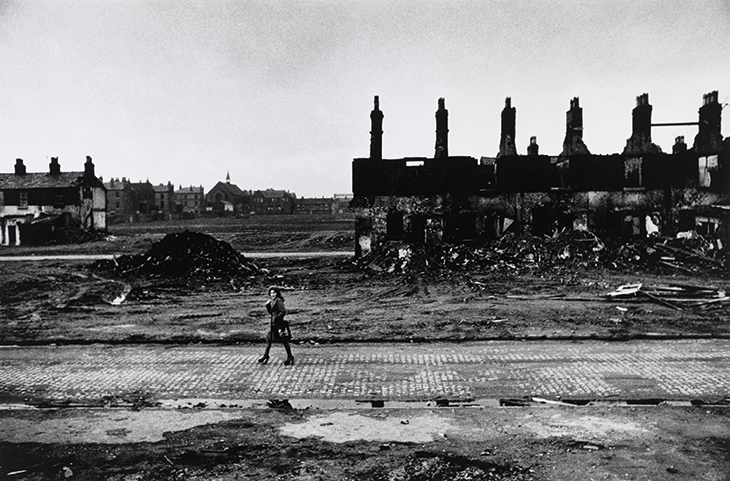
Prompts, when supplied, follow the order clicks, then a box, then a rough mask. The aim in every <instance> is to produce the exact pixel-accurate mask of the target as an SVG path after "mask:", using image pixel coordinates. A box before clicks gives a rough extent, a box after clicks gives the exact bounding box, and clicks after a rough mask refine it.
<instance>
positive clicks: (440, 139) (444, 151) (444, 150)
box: [434, 98, 449, 159]
mask: <svg viewBox="0 0 730 481" xmlns="http://www.w3.org/2000/svg"><path fill="white" fill-rule="evenodd" d="M448 157H449V111H448V110H446V102H445V101H444V99H443V98H440V99H439V109H438V110H437V111H436V152H435V153H434V158H435V159H447V158H448Z"/></svg>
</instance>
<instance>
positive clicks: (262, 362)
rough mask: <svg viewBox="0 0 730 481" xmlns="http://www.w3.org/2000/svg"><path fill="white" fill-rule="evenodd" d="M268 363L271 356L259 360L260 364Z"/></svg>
mask: <svg viewBox="0 0 730 481" xmlns="http://www.w3.org/2000/svg"><path fill="white" fill-rule="evenodd" d="M267 362H269V356H263V357H262V358H261V359H259V364H266V363H267Z"/></svg>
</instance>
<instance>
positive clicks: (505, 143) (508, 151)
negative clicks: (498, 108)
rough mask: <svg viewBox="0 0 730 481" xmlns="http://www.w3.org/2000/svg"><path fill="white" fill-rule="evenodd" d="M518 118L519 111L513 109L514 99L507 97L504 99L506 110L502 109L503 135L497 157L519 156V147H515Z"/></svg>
mask: <svg viewBox="0 0 730 481" xmlns="http://www.w3.org/2000/svg"><path fill="white" fill-rule="evenodd" d="M516 116H517V110H516V109H515V108H514V107H512V99H511V98H510V97H507V98H506V99H504V108H503V109H502V134H501V136H500V139H499V153H498V154H497V157H502V156H503V155H517V147H515V118H516Z"/></svg>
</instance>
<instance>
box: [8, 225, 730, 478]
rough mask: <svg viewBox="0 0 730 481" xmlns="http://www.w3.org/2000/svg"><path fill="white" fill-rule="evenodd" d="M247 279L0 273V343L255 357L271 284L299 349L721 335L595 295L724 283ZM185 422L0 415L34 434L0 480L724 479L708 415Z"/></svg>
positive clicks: (69, 264)
mask: <svg viewBox="0 0 730 481" xmlns="http://www.w3.org/2000/svg"><path fill="white" fill-rule="evenodd" d="M352 226H353V222H352V219H331V218H323V219H317V220H316V222H311V219H309V220H307V222H302V221H296V222H292V221H290V220H287V222H281V220H280V219H279V220H277V219H263V220H261V219H256V220H244V221H243V223H233V224H232V223H230V222H226V221H222V220H221V221H215V222H207V223H204V224H201V223H195V222H190V223H187V224H185V225H179V224H165V223H162V224H156V225H147V226H138V225H137V226H121V227H118V228H116V229H115V228H114V227H113V228H112V229H111V231H112V236H110V237H108V238H106V239H105V240H100V241H96V242H92V243H87V244H81V245H72V246H46V247H40V248H33V249H30V248H22V247H21V248H0V256H6V255H54V254H82V253H84V254H89V253H90V254H115V255H120V254H141V253H144V252H146V251H147V249H149V248H150V246H151V245H152V244H153V243H154V242H157V241H159V240H160V239H162V238H163V237H164V235H165V234H166V233H169V232H174V231H177V230H180V229H182V228H186V229H191V230H197V231H200V232H206V233H209V234H210V235H212V236H214V237H216V238H217V239H220V240H224V241H226V242H228V243H230V244H231V246H233V247H234V248H235V249H237V250H239V251H241V252H257V251H258V252H266V251H268V252H272V251H283V252H297V251H333V250H338V251H339V250H343V251H348V250H352V249H353V243H354V239H353V235H352ZM256 263H257V264H258V266H259V267H261V268H262V269H263V270H262V271H261V273H260V274H258V275H255V276H251V277H250V278H248V279H237V280H235V281H232V282H231V281H228V280H225V281H220V280H212V279H211V280H203V281H189V280H185V279H160V278H135V277H120V276H114V275H109V274H108V273H105V272H101V271H99V270H97V269H93V268H92V267H91V264H92V263H91V262H89V261H13V262H7V261H6V262H0V318H2V319H3V322H1V323H0V341H2V343H4V344H23V343H48V342H55V343H74V342H81V343H86V342H101V343H105V342H132V343H139V342H165V343H167V342H172V343H187V342H220V343H236V342H240V343H248V342H260V341H261V339H262V336H263V333H264V331H265V329H266V325H267V322H268V320H267V316H266V313H265V309H264V307H263V303H264V301H265V294H266V288H267V286H269V285H272V284H276V285H280V286H284V287H285V288H286V291H285V296H286V301H287V307H288V309H289V319H290V322H291V324H292V331H293V334H294V337H295V339H294V341H295V342H299V343H326V342H346V341H352V342H357V341H378V340H387V341H404V342H409V341H416V342H428V341H454V342H458V341H462V340H480V339H483V340H488V339H523V338H537V339H540V338H607V339H617V340H620V339H629V338H637V337H661V336H667V337H687V336H698V337H707V336H710V337H711V336H728V335H729V334H730V322H728V319H730V315H729V313H728V311H729V310H730V308H729V307H728V304H730V303H724V302H723V303H717V304H711V305H707V304H705V305H702V306H698V307H685V308H682V309H677V306H676V305H672V304H667V303H662V302H659V301H657V300H656V299H651V298H649V297H626V298H617V299H611V298H608V297H607V296H606V294H607V293H609V292H612V291H615V290H616V289H617V288H618V287H619V286H622V285H626V284H636V283H641V284H642V285H644V286H669V285H689V286H700V287H704V288H713V289H717V290H718V291H727V290H728V288H730V281H728V278H727V276H725V275H722V274H720V275H718V274H715V273H712V274H710V273H707V272H698V273H691V272H684V271H681V270H677V269H668V270H652V271H641V270H637V269H624V270H616V269H610V268H607V267H597V268H583V267H580V266H579V267H576V268H575V269H570V270H566V269H559V270H539V269H533V270H519V271H518V270H514V269H504V270H490V271H485V272H482V273H480V272H460V271H458V270H457V271H453V272H448V273H444V272H440V273H438V274H433V275H426V274H415V275H400V274H397V273H388V272H386V271H383V270H382V269H373V268H368V267H363V266H359V265H355V264H354V263H353V262H352V261H351V259H349V258H348V257H341V258H311V259H302V258H294V257H280V258H271V259H260V260H258V259H257V260H256ZM120 299H122V300H120ZM191 412H195V413H196V414H198V415H199V416H200V417H199V418H198V419H199V423H198V422H197V421H196V422H192V423H191V424H189V425H186V424H184V423H183V424H179V420H180V417H179V416H176V417H175V419H177V421H169V422H167V423H166V422H164V415H163V414H161V411H156V410H147V409H142V410H141V411H129V410H100V411H93V412H80V411H74V410H22V411H9V410H4V411H0V418H3V420H2V421H0V424H4V425H5V426H8V425H9V423H11V422H12V423H20V424H18V426H20V427H18V428H17V429H15V430H14V432H33V433H35V435H36V436H35V437H30V438H17V439H11V440H5V441H3V442H1V443H0V467H1V468H2V471H1V472H0V479H89V480H92V479H94V480H97V479H111V480H120V481H121V480H125V481H131V480H157V479H160V480H167V479H170V480H172V479H186V480H196V479H200V480H202V479H206V480H209V479H216V480H229V479H261V480H275V479H277V480H278V479H280V480H347V479H352V480H389V481H406V480H407V481H415V480H441V479H458V480H468V479H472V480H481V479H505V480H532V479H535V480H542V479H545V480H587V479H634V480H639V479H652V480H658V479H703V480H724V479H730V476H729V475H728V474H727V473H730V423H729V422H728V414H729V413H730V411H728V409H727V407H722V406H658V407H618V406H612V405H610V404H606V405H597V406H584V407H580V408H562V407H548V408H534V407H529V408H526V407H523V408H497V407H495V408H493V409H491V408H490V409H479V410H477V409H469V408H462V409H458V408H457V409H450V408H448V409H444V408H442V409H436V410H414V409H407V410H403V411H399V410H392V409H388V410H385V409H382V410H377V409H373V410H366V411H356V412H351V411H337V412H329V411H320V410H317V409H270V408H266V407H265V406H264V407H261V408H258V409H245V410H240V409H239V410H222V411H220V412H219V411H216V412H211V411H210V410H199V411H196V410H192V411H191ZM178 414H179V413H178ZM186 414H188V413H186ZM144 415H148V416H150V419H158V420H159V422H160V431H159V433H157V434H155V435H154V436H152V437H151V438H145V437H137V435H136V434H135V432H134V428H133V427H130V426H133V425H135V424H134V423H131V422H130V420H135V419H136V420H137V421H136V422H138V423H139V424H141V425H144V426H146V427H147V429H154V428H153V427H151V426H153V425H154V423H151V422H146V421H144V419H141V418H140V419H138V417H140V416H144ZM95 416H101V417H104V416H106V418H105V421H104V426H106V428H105V429H106V430H109V429H111V430H113V432H115V433H118V434H119V436H118V438H119V443H116V444H108V443H101V442H94V441H90V442H85V443H75V442H73V441H72V440H65V441H63V440H59V438H58V437H57V436H56V438H55V440H54V438H53V437H51V438H50V439H46V440H44V439H43V433H44V432H50V433H59V432H65V431H66V432H76V431H74V430H77V431H78V432H80V433H81V432H86V433H87V434H88V432H89V430H91V429H92V427H94V426H95V424H94V423H95V421H94V419H95ZM206 416H207V417H206ZM75 418H79V420H78V423H76V421H75V420H74V419H75ZM24 420H25V421H24ZM115 420H116V421H115ZM23 422H26V424H25V425H24V424H23ZM176 422H178V424H176ZM23 426H25V427H26V428H25V429H24V428H22V427H23ZM373 426H374V427H375V428H376V429H375V434H373V433H372V427H373ZM95 429H98V426H97V427H96V428H95ZM404 429H410V431H409V432H408V433H407V434H412V435H413V436H414V437H413V438H408V437H407V436H406V431H404ZM64 430H65V431H64ZM115 430H116V431H115ZM348 433H350V434H352V436H350V437H348V436H347V434H348ZM419 436H420V437H419ZM64 468H67V469H64ZM13 471H22V472H20V473H17V474H14V475H8V473H10V472H13ZM3 476H5V478H3Z"/></svg>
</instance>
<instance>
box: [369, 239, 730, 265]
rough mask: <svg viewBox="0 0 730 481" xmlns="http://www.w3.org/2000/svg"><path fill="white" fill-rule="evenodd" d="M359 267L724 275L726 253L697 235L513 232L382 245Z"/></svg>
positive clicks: (715, 244) (715, 241)
mask: <svg viewBox="0 0 730 481" xmlns="http://www.w3.org/2000/svg"><path fill="white" fill-rule="evenodd" d="M356 262H357V265H358V266H359V267H366V268H369V269H372V270H375V271H383V272H389V273H397V274H407V273H413V272H438V271H467V272H468V271H482V272H483V271H488V270H502V271H505V270H506V271H513V272H515V273H521V272H528V271H552V272H559V271H561V270H573V269H576V268H581V269H594V268H599V267H606V268H610V269H622V270H625V269H632V268H639V269H646V268H661V269H667V268H669V269H672V270H680V271H683V272H686V273H707V272H711V271H712V272H715V273H723V272H725V273H727V272H728V269H727V267H728V261H727V249H725V248H723V246H722V244H721V243H720V242H719V241H717V240H712V239H705V238H702V237H701V236H699V235H697V234H696V233H695V234H694V235H691V236H686V235H682V236H678V237H676V238H661V237H650V238H635V239H624V240H616V239H612V240H610V241H607V242H605V243H604V242H603V241H602V240H601V239H600V238H599V237H598V236H596V235H595V234H593V233H592V232H589V231H584V230H571V231H565V232H558V233H555V234H554V235H552V236H544V237H534V236H527V235H523V236H518V235H515V234H512V233H508V234H505V235H504V236H502V237H501V238H499V239H497V240H495V241H493V242H491V243H490V244H488V245H486V246H483V247H470V246H464V245H452V244H441V245H433V246H432V245H412V244H407V243H402V242H384V243H382V244H380V245H379V246H378V247H377V248H376V249H374V250H373V253H372V254H370V255H368V256H366V257H364V258H362V259H359V260H357V261H356Z"/></svg>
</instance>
